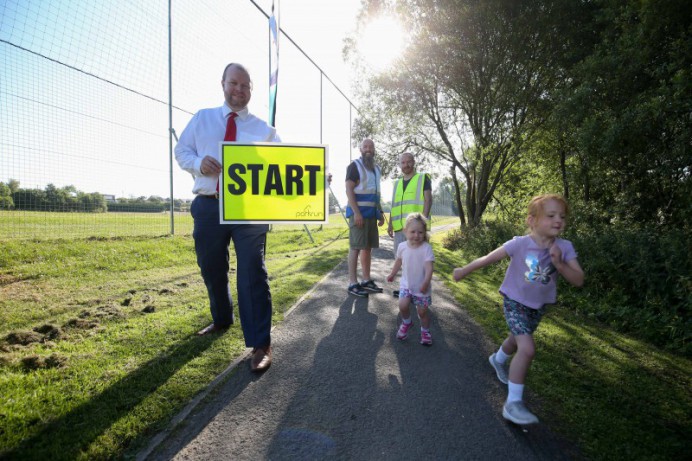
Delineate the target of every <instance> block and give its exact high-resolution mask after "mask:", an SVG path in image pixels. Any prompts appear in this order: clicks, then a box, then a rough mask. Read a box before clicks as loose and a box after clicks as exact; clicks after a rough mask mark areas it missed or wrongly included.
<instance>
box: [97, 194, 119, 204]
mask: <svg viewBox="0 0 692 461" xmlns="http://www.w3.org/2000/svg"><path fill="white" fill-rule="evenodd" d="M101 195H102V196H103V199H104V200H105V201H106V202H108V203H116V202H117V200H116V199H115V195H110V194H101Z"/></svg>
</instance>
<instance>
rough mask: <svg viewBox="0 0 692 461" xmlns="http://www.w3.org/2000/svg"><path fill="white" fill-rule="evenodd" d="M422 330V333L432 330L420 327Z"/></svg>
mask: <svg viewBox="0 0 692 461" xmlns="http://www.w3.org/2000/svg"><path fill="white" fill-rule="evenodd" d="M420 332H421V333H428V332H430V330H429V329H428V328H423V327H420Z"/></svg>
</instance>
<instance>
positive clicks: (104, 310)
mask: <svg viewBox="0 0 692 461" xmlns="http://www.w3.org/2000/svg"><path fill="white" fill-rule="evenodd" d="M93 315H94V317H98V318H123V317H125V313H123V311H122V310H121V309H120V308H119V307H118V306H116V305H114V304H107V305H105V306H99V307H97V308H96V311H95V312H94V313H93Z"/></svg>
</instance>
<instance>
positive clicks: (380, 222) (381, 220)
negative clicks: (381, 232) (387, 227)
mask: <svg viewBox="0 0 692 461" xmlns="http://www.w3.org/2000/svg"><path fill="white" fill-rule="evenodd" d="M383 225H384V215H381V216H380V219H378V220H377V226H378V227H382V226H383Z"/></svg>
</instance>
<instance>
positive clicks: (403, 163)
mask: <svg viewBox="0 0 692 461" xmlns="http://www.w3.org/2000/svg"><path fill="white" fill-rule="evenodd" d="M399 167H400V168H401V172H402V173H403V174H404V179H411V178H412V177H413V175H414V174H416V160H415V159H414V158H413V154H412V153H410V152H404V153H403V154H401V155H400V156H399Z"/></svg>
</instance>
